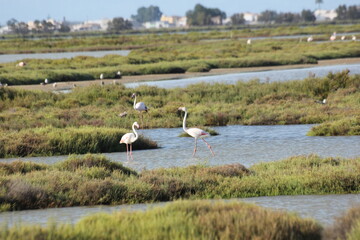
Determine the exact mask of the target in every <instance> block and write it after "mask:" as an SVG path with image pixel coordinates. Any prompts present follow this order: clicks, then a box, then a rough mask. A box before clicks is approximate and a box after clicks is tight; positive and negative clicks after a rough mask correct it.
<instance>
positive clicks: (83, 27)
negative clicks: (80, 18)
mask: <svg viewBox="0 0 360 240" xmlns="http://www.w3.org/2000/svg"><path fill="white" fill-rule="evenodd" d="M109 21H110V20H109V19H100V20H91V21H85V22H83V23H80V24H75V25H73V26H72V27H71V30H72V31H74V32H77V31H106V30H107V27H108V23H109Z"/></svg>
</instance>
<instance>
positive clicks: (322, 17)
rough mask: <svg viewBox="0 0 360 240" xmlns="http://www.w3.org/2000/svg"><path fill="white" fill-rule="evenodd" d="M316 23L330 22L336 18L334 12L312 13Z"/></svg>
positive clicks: (321, 11) (318, 11)
mask: <svg viewBox="0 0 360 240" xmlns="http://www.w3.org/2000/svg"><path fill="white" fill-rule="evenodd" d="M314 15H315V17H316V21H317V22H324V21H332V20H334V18H336V17H337V13H336V11H335V10H322V9H318V10H316V11H315V12H314Z"/></svg>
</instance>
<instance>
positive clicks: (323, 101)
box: [315, 98, 326, 104]
mask: <svg viewBox="0 0 360 240" xmlns="http://www.w3.org/2000/svg"><path fill="white" fill-rule="evenodd" d="M315 102H316V103H320V104H326V98H324V99H323V100H322V101H320V100H316V101H315Z"/></svg>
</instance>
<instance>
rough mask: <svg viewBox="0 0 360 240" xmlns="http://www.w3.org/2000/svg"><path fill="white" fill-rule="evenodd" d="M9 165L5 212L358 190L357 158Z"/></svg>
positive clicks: (0, 195)
mask: <svg viewBox="0 0 360 240" xmlns="http://www.w3.org/2000/svg"><path fill="white" fill-rule="evenodd" d="M8 165H10V166H13V163H4V164H2V165H0V167H1V168H0V174H1V175H0V182H1V185H0V186H1V187H0V199H2V206H3V207H2V208H3V209H5V210H21V209H36V208H43V207H65V206H88V205H96V204H123V203H146V202H157V201H172V200H176V199H214V198H215V199H217V198H242V197H256V196H275V195H298V194H300V195H304V194H340V193H341V194H343V193H358V192H359V191H360V177H359V175H358V170H359V169H360V159H359V158H357V159H339V158H321V157H319V156H316V155H309V156H298V157H292V158H289V159H285V160H282V161H278V162H270V163H260V164H256V165H254V166H252V167H251V168H249V169H247V168H246V167H244V166H243V165H241V164H228V165H223V166H212V167H209V166H205V165H201V166H200V165H198V166H189V167H182V168H181V167H176V168H168V169H155V170H144V171H142V172H141V173H136V172H134V171H133V170H131V169H127V168H124V167H123V166H122V165H121V164H120V163H113V162H111V161H109V160H108V159H106V158H104V157H103V156H101V155H85V156H70V157H69V159H68V160H66V161H64V162H61V163H58V164H55V165H53V166H45V167H43V168H39V167H35V166H36V165H34V166H33V167H32V169H31V171H30V170H28V171H27V172H22V173H20V171H8V169H9V168H10V167H9V166H8ZM28 195H29V196H28ZM29 199H31V201H30V200H29ZM9 206H10V207H9Z"/></svg>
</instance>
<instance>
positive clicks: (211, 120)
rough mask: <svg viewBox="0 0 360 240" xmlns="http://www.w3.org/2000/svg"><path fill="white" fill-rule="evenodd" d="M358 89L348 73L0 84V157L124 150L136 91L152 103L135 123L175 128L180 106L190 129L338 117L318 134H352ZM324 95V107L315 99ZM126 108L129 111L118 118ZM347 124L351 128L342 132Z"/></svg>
mask: <svg viewBox="0 0 360 240" xmlns="http://www.w3.org/2000/svg"><path fill="white" fill-rule="evenodd" d="M359 89H360V76H359V75H356V76H349V74H348V71H344V72H341V73H337V74H332V73H330V74H328V76H327V77H324V78H312V77H311V78H307V79H305V80H297V81H288V82H273V83H261V82H260V81H257V80H253V81H250V82H238V83H236V84H233V85H229V84H219V83H217V84H205V83H200V84H196V85H192V86H189V87H187V88H184V89H179V88H177V89H161V88H157V87H149V86H141V87H138V88H136V89H129V88H125V87H124V86H122V85H106V86H90V87H86V88H75V89H74V91H73V92H71V93H69V94H55V93H48V92H42V91H25V90H14V89H12V88H0V99H1V101H0V120H1V124H0V132H1V134H0V157H10V156H26V155H57V154H71V153H88V152H93V153H98V152H112V151H124V150H125V146H124V145H119V144H118V142H119V139H120V138H121V135H122V134H124V133H125V132H130V131H131V130H125V129H129V128H130V126H131V125H132V123H133V122H134V121H139V114H138V112H136V111H135V110H133V99H131V95H132V93H133V92H134V91H135V92H137V93H138V95H139V101H144V102H145V103H146V104H147V106H149V107H150V111H149V112H148V113H145V114H143V122H144V123H143V124H141V125H143V126H146V127H147V128H156V127H181V126H182V120H183V114H182V113H181V112H178V111H177V109H178V108H179V107H180V106H186V107H187V108H188V109H189V118H188V126H192V127H196V126H224V125H228V124H246V125H258V124H263V125H264V124H265V125H266V124H267V125H271V124H308V123H323V122H329V121H339V122H338V123H337V122H334V124H337V125H338V126H339V127H337V128H338V129H339V130H337V131H336V132H335V131H330V133H326V134H324V135H329V134H339V133H337V132H343V133H342V134H358V130H356V129H358V125H359V124H358V122H356V119H358V118H356V116H359V115H360V101H359V99H360V91H359ZM323 98H327V100H328V101H327V103H326V104H318V103H316V102H315V100H319V99H323ZM124 111H126V112H127V113H128V114H127V116H126V117H123V118H120V117H119V116H118V114H119V113H122V112H124ZM344 118H346V119H350V120H349V123H345V121H346V122H347V121H348V120H346V119H345V120H344ZM351 119H352V120H351ZM348 125H349V126H350V125H351V126H352V129H355V130H351V131H349V132H347V133H346V132H344V131H343V129H345V127H346V126H348ZM143 126H142V127H143ZM325 126H326V125H325ZM319 128H320V127H319ZM314 129H317V127H315V128H314ZM321 132H324V131H321ZM318 135H320V134H318ZM135 144H136V145H135V146H134V148H135V149H144V148H145V149H146V148H153V147H156V145H154V143H152V142H151V141H149V140H144V139H143V138H141V139H140V141H138V142H136V143H135Z"/></svg>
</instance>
